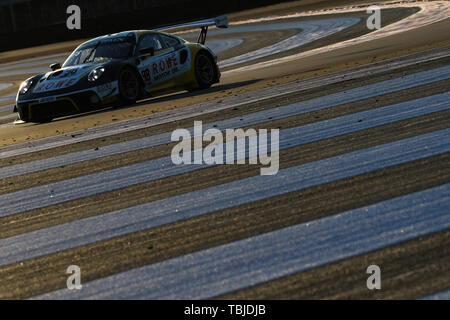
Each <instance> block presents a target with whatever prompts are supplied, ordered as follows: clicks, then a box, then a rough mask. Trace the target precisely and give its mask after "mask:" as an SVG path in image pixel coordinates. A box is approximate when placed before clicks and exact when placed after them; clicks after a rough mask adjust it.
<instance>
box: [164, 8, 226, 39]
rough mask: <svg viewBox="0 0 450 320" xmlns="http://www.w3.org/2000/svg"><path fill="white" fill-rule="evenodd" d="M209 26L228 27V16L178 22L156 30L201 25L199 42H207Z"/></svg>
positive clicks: (171, 29) (170, 29)
mask: <svg viewBox="0 0 450 320" xmlns="http://www.w3.org/2000/svg"><path fill="white" fill-rule="evenodd" d="M209 26H216V27H217V28H228V16H226V15H223V16H220V17H217V18H213V19H205V20H199V21H194V22H187V23H183V24H178V25H175V26H168V27H162V28H158V29H156V31H173V30H177V29H183V28H195V27H200V28H201V31H200V34H199V36H198V39H197V42H198V43H201V44H205V41H206V35H207V34H208V27H209Z"/></svg>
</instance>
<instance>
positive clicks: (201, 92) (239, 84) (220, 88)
mask: <svg viewBox="0 0 450 320" xmlns="http://www.w3.org/2000/svg"><path fill="white" fill-rule="evenodd" d="M258 81H259V79H258V80H248V81H242V82H235V83H230V84H222V85H221V84H219V85H215V86H212V87H211V88H209V89H203V90H198V91H192V92H185V91H184V92H176V93H173V94H170V95H164V96H160V97H153V98H148V99H145V100H141V101H139V102H138V103H135V104H132V105H129V106H119V107H105V108H102V109H97V110H93V111H88V112H83V113H80V114H73V115H69V116H64V117H59V118H55V119H54V120H52V122H57V121H63V120H67V119H76V118H81V117H85V116H88V115H92V114H97V113H105V112H114V111H116V110H118V109H129V108H134V107H138V106H144V105H150V107H151V104H154V103H158V102H165V101H169V100H173V101H176V100H177V99H182V98H188V97H195V96H199V95H204V94H208V93H214V92H219V91H225V90H230V89H235V88H239V87H243V86H247V85H250V84H253V83H256V82H258ZM35 125H39V123H35Z"/></svg>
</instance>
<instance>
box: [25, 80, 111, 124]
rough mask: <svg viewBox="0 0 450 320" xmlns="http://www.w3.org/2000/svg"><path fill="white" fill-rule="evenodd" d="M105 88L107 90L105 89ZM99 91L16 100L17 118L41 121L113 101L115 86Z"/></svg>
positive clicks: (89, 90)
mask: <svg viewBox="0 0 450 320" xmlns="http://www.w3.org/2000/svg"><path fill="white" fill-rule="evenodd" d="M106 89H107V90H106ZM106 89H105V90H101V91H100V92H99V89H98V87H96V88H92V89H88V90H84V91H81V92H75V93H68V94H62V95H55V96H47V97H41V98H36V99H29V100H25V101H20V100H18V101H17V102H16V107H17V112H18V113H19V118H20V119H21V120H23V121H31V122H33V121H36V122H39V121H43V120H46V119H52V118H55V117H59V116H66V115H71V114H76V113H80V112H86V111H91V110H95V109H98V108H100V107H103V106H105V105H107V104H110V103H112V102H114V100H115V99H116V98H117V88H116V87H115V86H114V85H110V86H107V88H106Z"/></svg>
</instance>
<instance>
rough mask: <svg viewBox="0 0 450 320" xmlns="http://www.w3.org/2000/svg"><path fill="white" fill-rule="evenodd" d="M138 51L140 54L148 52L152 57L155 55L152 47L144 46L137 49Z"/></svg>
mask: <svg viewBox="0 0 450 320" xmlns="http://www.w3.org/2000/svg"><path fill="white" fill-rule="evenodd" d="M139 53H140V54H141V55H146V54H150V55H151V56H152V57H153V56H154V55H155V48H153V47H150V48H145V49H142V50H139Z"/></svg>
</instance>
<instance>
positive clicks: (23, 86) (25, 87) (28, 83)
mask: <svg viewBox="0 0 450 320" xmlns="http://www.w3.org/2000/svg"><path fill="white" fill-rule="evenodd" d="M32 84H33V80H31V79H30V80H25V81H24V82H22V84H21V85H20V87H19V94H25V93H27V92H28V90H29V89H30V87H31V85H32Z"/></svg>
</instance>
